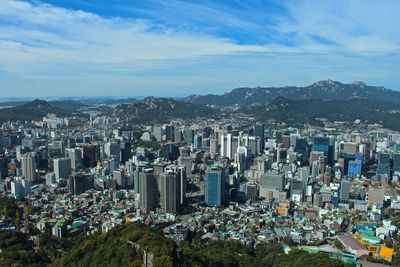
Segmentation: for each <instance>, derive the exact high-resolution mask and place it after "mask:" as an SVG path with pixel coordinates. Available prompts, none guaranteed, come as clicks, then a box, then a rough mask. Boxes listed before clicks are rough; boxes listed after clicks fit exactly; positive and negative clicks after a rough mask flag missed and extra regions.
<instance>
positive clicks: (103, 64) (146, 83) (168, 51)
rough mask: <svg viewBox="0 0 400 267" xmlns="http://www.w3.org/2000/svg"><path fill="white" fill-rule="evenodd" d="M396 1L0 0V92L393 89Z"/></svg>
mask: <svg viewBox="0 0 400 267" xmlns="http://www.w3.org/2000/svg"><path fill="white" fill-rule="evenodd" d="M398 14H400V1H398V0H380V1H376V0H242V1H237V0H218V1H217V0H215V1H208V0H198V1H197V0H193V1H179V0H114V1H113V0H96V1H93V0H47V1H37V0H34V1H21V0H0V97H72V96H74V97H75V96H85V97H88V96H89V97H95V96H118V97H120V96H124V97H125V96H147V95H154V96H188V95H191V94H196V93H199V94H208V93H213V94H223V93H224V92H227V91H230V90H231V89H233V88H237V87H256V86H265V87H269V86H289V85H296V86H306V85H309V84H312V83H313V82H315V81H318V80H326V79H332V80H337V81H341V82H344V83H349V82H352V81H356V80H360V81H364V82H366V83H367V84H369V85H381V86H385V87H387V88H390V89H394V90H400V75H399V72H400V64H399V62H400V53H399V52H400V28H399V25H400V16H399V15H398Z"/></svg>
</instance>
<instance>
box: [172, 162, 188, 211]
mask: <svg viewBox="0 0 400 267" xmlns="http://www.w3.org/2000/svg"><path fill="white" fill-rule="evenodd" d="M175 171H176V172H177V173H178V175H179V180H178V203H179V204H181V205H182V204H184V203H185V202H186V185H187V176H186V168H185V167H183V166H179V167H178V168H177V169H175Z"/></svg>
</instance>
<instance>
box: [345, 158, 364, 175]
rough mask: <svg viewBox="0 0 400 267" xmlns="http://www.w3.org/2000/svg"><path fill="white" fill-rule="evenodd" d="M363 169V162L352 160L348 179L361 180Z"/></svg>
mask: <svg viewBox="0 0 400 267" xmlns="http://www.w3.org/2000/svg"><path fill="white" fill-rule="evenodd" d="M361 169H362V161H361V160H350V161H349V163H348V168H347V177H352V178H360V176H361Z"/></svg>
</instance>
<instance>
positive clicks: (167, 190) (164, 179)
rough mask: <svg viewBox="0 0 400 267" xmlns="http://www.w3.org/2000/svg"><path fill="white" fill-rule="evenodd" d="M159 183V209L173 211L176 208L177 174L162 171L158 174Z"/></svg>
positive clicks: (177, 197) (177, 193) (177, 198)
mask: <svg viewBox="0 0 400 267" xmlns="http://www.w3.org/2000/svg"><path fill="white" fill-rule="evenodd" d="M160 183H161V186H160V195H161V199H160V200H161V201H160V204H161V209H162V210H163V212H173V213H175V212H176V211H177V210H178V200H179V196H178V195H179V192H178V191H179V190H178V189H179V188H178V186H179V175H178V174H177V173H175V172H167V173H163V174H161V176H160Z"/></svg>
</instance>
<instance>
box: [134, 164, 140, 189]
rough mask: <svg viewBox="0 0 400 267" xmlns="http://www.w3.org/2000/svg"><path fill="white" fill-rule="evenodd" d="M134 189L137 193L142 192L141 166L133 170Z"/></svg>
mask: <svg viewBox="0 0 400 267" xmlns="http://www.w3.org/2000/svg"><path fill="white" fill-rule="evenodd" d="M133 191H134V192H135V193H136V194H140V168H139V167H136V170H135V171H134V172H133Z"/></svg>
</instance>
